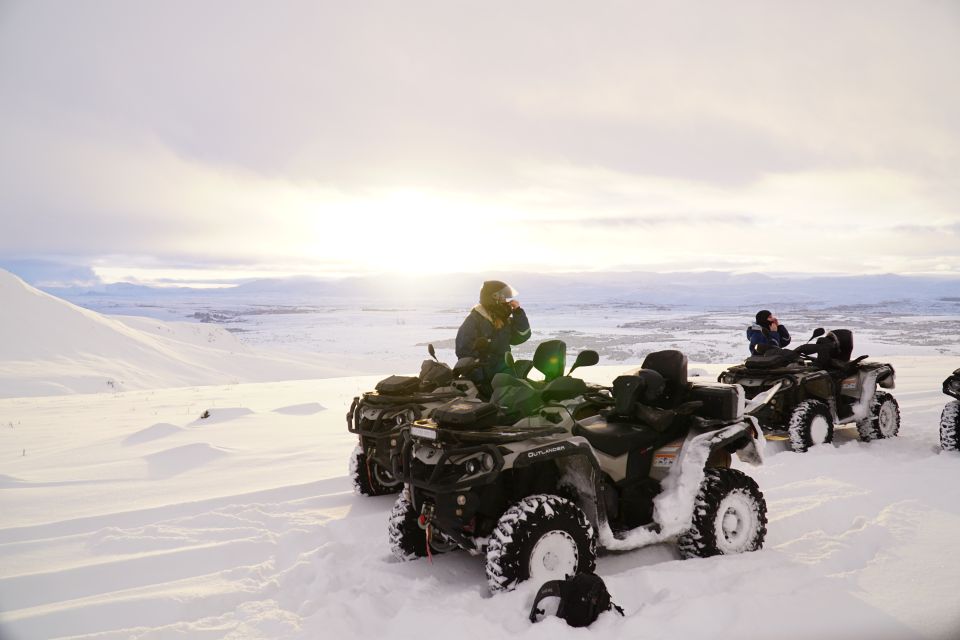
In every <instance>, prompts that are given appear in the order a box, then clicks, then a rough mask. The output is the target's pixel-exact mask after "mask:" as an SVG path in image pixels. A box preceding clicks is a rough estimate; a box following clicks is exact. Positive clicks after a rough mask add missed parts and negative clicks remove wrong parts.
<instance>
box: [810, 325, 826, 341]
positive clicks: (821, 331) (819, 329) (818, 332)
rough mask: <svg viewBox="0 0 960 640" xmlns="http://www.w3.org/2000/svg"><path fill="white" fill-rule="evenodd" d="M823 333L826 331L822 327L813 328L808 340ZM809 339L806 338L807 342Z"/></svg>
mask: <svg viewBox="0 0 960 640" xmlns="http://www.w3.org/2000/svg"><path fill="white" fill-rule="evenodd" d="M825 333H826V331H824V329H823V327H817V328H816V329H814V330H813V335H812V336H810V340H813V339H814V338H819V337H820V336H822V335H823V334H825ZM810 340H807V342H810Z"/></svg>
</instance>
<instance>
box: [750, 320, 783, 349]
mask: <svg viewBox="0 0 960 640" xmlns="http://www.w3.org/2000/svg"><path fill="white" fill-rule="evenodd" d="M747 340H749V341H750V355H752V356H755V355H759V354H761V353H763V352H764V351H766V350H767V349H768V348H770V347H779V348H781V349H782V348H783V347H786V346H787V345H788V344H790V332H789V331H787V328H786V327H785V326H783V325H782V324H781V325H780V326H779V327H777V330H776V331H770V329H768V328H766V327H761V326H760V325H759V324H752V325H750V326H749V327H747Z"/></svg>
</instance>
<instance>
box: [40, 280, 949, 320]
mask: <svg viewBox="0 0 960 640" xmlns="http://www.w3.org/2000/svg"><path fill="white" fill-rule="evenodd" d="M485 279H500V280H505V281H508V282H509V283H510V284H511V285H513V286H514V287H515V288H516V289H518V290H519V291H520V297H521V299H522V300H525V301H530V302H537V303H551V302H555V303H558V304H578V303H581V304H591V303H599V304H618V303H630V304H650V305H665V306H671V307H675V306H688V307H697V308H739V307H753V306H777V307H780V308H783V307H787V306H838V305H848V304H849V305H880V306H882V305H885V304H888V305H891V306H896V307H897V308H901V309H902V308H903V307H904V306H909V307H918V308H920V309H924V308H926V307H925V305H928V306H929V311H931V312H936V311H946V312H950V311H951V310H952V311H953V312H960V276H958V275H945V276H914V275H910V276H904V275H896V274H882V275H809V274H785V275H768V274H763V273H744V274H737V273H729V272H722V271H704V272H696V273H694V272H676V273H652V272H595V273H551V274H536V273H509V274H462V273H458V274H449V275H431V276H421V277H415V276H399V275H393V276H362V277H351V278H343V279H339V280H333V279H321V278H312V277H306V276H300V277H292V278H275V279H262V280H251V281H247V282H242V283H239V284H237V285H236V286H232V287H227V288H220V289H206V288H203V289H201V288H196V289H194V288H188V287H150V286H145V285H139V284H131V283H116V284H107V285H99V286H95V287H66V288H46V289H45V290H46V291H47V292H49V293H52V294H54V295H57V296H60V297H64V298H67V299H71V300H74V301H77V302H78V303H79V304H83V299H84V298H88V297H91V296H92V297H107V298H123V299H149V298H155V299H161V298H169V297H202V298H204V299H207V300H211V301H215V300H218V299H223V300H231V301H234V302H236V301H242V300H250V301H266V302H270V303H285V304H311V303H312V302H316V301H323V300H327V299H357V300H372V301H381V302H389V303H391V304H396V303H402V302H404V301H409V302H422V301H424V300H435V301H439V302H443V303H446V302H449V303H451V304H458V305H462V304H464V303H467V302H470V301H472V300H474V299H475V298H476V297H477V293H478V292H479V289H480V284H481V283H482V282H483V280H485Z"/></svg>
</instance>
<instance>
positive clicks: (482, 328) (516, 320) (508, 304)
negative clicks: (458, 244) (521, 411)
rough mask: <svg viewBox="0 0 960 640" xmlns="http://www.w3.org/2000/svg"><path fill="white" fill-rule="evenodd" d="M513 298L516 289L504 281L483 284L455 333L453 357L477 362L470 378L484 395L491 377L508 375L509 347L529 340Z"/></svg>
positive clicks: (527, 324)
mask: <svg viewBox="0 0 960 640" xmlns="http://www.w3.org/2000/svg"><path fill="white" fill-rule="evenodd" d="M516 298H517V292H516V290H514V288H513V287H511V286H510V285H508V284H506V283H505V282H500V281H499V280H488V281H486V282H484V283H483V287H481V288H480V304H478V305H476V306H475V307H474V308H473V309H472V310H471V311H470V314H469V315H468V316H467V318H466V319H465V320H464V321H463V324H461V325H460V330H459V331H457V345H456V346H457V357H458V358H466V357H474V358H477V359H478V360H479V361H480V368H479V369H476V370H475V371H474V372H473V373H472V374H471V376H470V377H471V378H472V379H473V380H474V381H475V382H477V384H478V385H479V386H480V388H481V390H482V391H484V392H486V393H489V392H490V380H492V379H493V376H494V375H496V374H498V373H501V372H507V373H509V372H510V366H509V365H508V364H507V354H508V353H510V346H511V345H517V344H523V343H524V342H526V341H527V340H529V339H530V322H529V320H527V314H526V313H525V312H524V310H523V309H521V308H520V302H519V301H518V300H517V299H516Z"/></svg>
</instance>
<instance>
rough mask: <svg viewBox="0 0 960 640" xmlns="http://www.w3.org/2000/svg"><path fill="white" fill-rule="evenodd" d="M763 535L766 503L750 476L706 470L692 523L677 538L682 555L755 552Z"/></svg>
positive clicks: (722, 470) (730, 471)
mask: <svg viewBox="0 0 960 640" xmlns="http://www.w3.org/2000/svg"><path fill="white" fill-rule="evenodd" d="M766 535H767V502H766V500H764V498H763V493H761V492H760V487H758V486H757V483H756V482H755V481H754V479H753V478H751V477H750V476H748V475H747V474H745V473H743V472H742V471H738V470H737V469H723V468H717V469H707V470H706V472H705V474H704V478H703V482H702V483H701V484H700V492H699V493H698V494H697V499H696V502H695V506H694V509H693V524H692V526H691V527H690V529H689V530H687V531H686V532H685V533H684V534H682V535H681V536H680V538H679V540H678V543H679V547H680V555H681V556H682V557H684V558H693V557H700V558H707V557H710V556H717V555H731V554H735V553H746V552H748V551H756V550H757V549H759V548H761V547H762V546H763V540H764V538H765V537H766Z"/></svg>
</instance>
